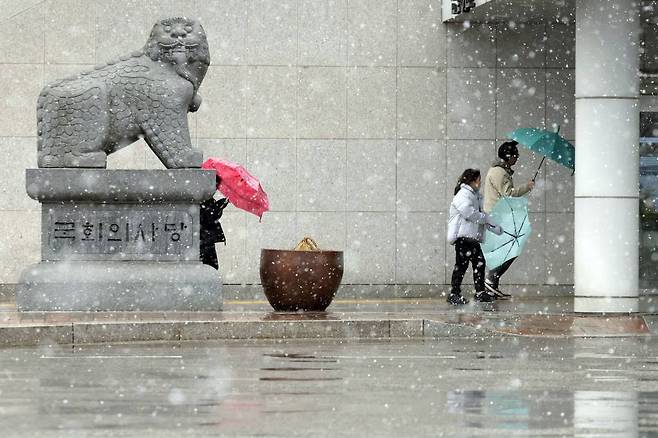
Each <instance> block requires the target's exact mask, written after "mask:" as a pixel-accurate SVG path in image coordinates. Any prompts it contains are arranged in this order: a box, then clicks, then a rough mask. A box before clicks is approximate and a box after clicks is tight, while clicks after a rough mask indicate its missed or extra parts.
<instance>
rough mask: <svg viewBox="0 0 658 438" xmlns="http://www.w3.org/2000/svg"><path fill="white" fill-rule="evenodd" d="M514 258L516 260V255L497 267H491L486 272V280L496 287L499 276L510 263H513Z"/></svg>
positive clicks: (505, 270)
mask: <svg viewBox="0 0 658 438" xmlns="http://www.w3.org/2000/svg"><path fill="white" fill-rule="evenodd" d="M514 260H516V257H514V258H513V259H509V260H508V261H506V262H505V263H503V264H502V265H500V266H498V267H497V268H493V269H492V270H490V271H489V272H487V280H488V281H489V283H491V285H492V286H493V287H494V288H496V289H498V283H500V277H502V276H503V274H504V273H505V272H507V270H508V269H509V267H510V266H512V263H514Z"/></svg>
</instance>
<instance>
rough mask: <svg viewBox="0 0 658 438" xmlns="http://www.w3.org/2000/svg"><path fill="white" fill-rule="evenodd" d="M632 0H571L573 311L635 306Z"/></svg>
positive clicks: (636, 24) (636, 18)
mask: <svg viewBox="0 0 658 438" xmlns="http://www.w3.org/2000/svg"><path fill="white" fill-rule="evenodd" d="M639 32H640V7H639V4H638V3H637V1H635V0H576V193H575V195H576V201H575V208H576V213H575V254H574V266H575V279H574V280H575V289H576V291H575V295H576V297H575V303H574V310H575V311H576V312H634V311H637V309H638V298H637V297H638V275H639V272H638V270H639V268H638V246H639V223H638V211H639V149H638V148H639V107H638V97H639V84H640V80H639Z"/></svg>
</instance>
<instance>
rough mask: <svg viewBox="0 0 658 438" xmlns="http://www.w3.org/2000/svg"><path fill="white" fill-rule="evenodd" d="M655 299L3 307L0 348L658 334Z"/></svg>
mask: <svg viewBox="0 0 658 438" xmlns="http://www.w3.org/2000/svg"><path fill="white" fill-rule="evenodd" d="M656 302H657V299H656V296H646V297H643V298H642V299H641V301H640V312H639V313H637V314H630V315H629V314H607V315H604V314H598V315H593V314H576V313H574V312H573V298H570V297H542V298H539V297H515V298H514V299H511V300H505V301H498V302H495V303H491V304H489V303H471V304H469V305H467V306H463V307H459V308H455V307H452V306H450V305H448V304H447V303H445V301H444V300H443V299H423V300H419V299H392V300H336V301H335V302H334V303H333V304H332V305H331V306H330V307H329V309H328V311H327V312H315V313H314V312H307V313H304V312H301V313H294V312H293V313H285V312H273V311H272V310H271V308H270V307H269V305H268V304H267V302H265V301H228V302H227V303H226V305H225V310H224V311H222V312H17V311H16V307H15V303H14V302H12V301H6V302H4V303H2V304H0V347H2V346H16V345H40V344H74V345H80V344H89V343H101V342H125V341H182V340H190V341H191V340H212V339H300V338H342V339H364V338H374V339H393V338H408V339H416V338H433V337H446V336H447V337H450V336H468V335H470V336H488V335H501V336H544V337H608V336H652V335H656V334H658V312H657V311H656V308H657V306H656Z"/></svg>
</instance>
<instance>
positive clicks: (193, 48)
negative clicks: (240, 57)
mask: <svg viewBox="0 0 658 438" xmlns="http://www.w3.org/2000/svg"><path fill="white" fill-rule="evenodd" d="M144 53H145V54H146V56H148V57H150V58H151V59H152V60H153V61H161V62H166V63H169V64H172V65H174V67H175V68H176V71H177V73H178V74H179V75H181V76H183V77H184V78H185V79H187V80H189V81H190V82H192V85H194V90H195V91H196V90H197V89H198V88H199V86H200V85H201V81H202V80H203V77H204V76H205V74H206V71H207V70H208V66H209V65H210V51H209V49H208V39H207V38H206V32H205V31H204V30H203V27H202V26H201V23H199V21H198V20H194V19H191V18H186V17H174V18H166V19H164V20H160V21H158V22H157V23H155V25H154V26H153V29H152V30H151V35H150V36H149V38H148V40H147V41H146V45H145V46H144Z"/></svg>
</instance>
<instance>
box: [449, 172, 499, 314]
mask: <svg viewBox="0 0 658 438" xmlns="http://www.w3.org/2000/svg"><path fill="white" fill-rule="evenodd" d="M480 183H481V178H480V171H479V170H478V169H466V170H465V171H464V173H462V175H461V176H460V177H459V180H458V181H457V187H455V197H454V198H453V199H452V203H451V204H450V218H449V220H448V242H449V243H450V244H451V245H454V246H455V268H454V269H453V271H452V281H451V289H450V295H448V299H447V301H448V303H450V304H455V305H459V304H466V303H468V300H467V299H466V298H464V297H463V296H462V294H461V284H462V280H463V279H464V274H466V270H467V269H468V264H469V262H470V263H471V264H472V265H473V280H474V282H475V296H474V298H475V301H480V302H491V301H495V300H496V296H495V295H494V294H492V293H490V292H487V291H486V289H485V286H484V273H485V269H486V262H485V260H484V254H482V249H481V248H480V243H482V242H484V239H485V232H486V229H489V230H491V231H492V232H493V233H496V234H498V235H500V234H502V232H503V230H502V228H501V227H500V226H499V225H496V224H495V223H493V222H492V221H491V218H490V217H489V215H488V214H487V213H485V212H483V211H482V197H481V196H480V192H479V190H480Z"/></svg>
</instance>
